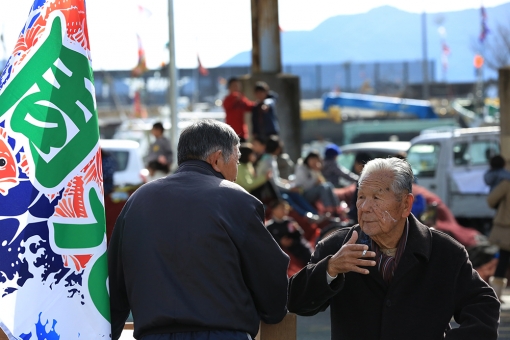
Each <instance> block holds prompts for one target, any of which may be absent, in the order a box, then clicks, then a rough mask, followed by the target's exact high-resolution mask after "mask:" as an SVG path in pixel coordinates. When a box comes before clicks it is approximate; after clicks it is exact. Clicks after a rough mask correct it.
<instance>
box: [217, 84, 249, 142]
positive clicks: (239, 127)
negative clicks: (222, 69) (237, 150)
mask: <svg viewBox="0 0 510 340" xmlns="http://www.w3.org/2000/svg"><path fill="white" fill-rule="evenodd" d="M228 92H229V94H228V96H226V97H225V99H223V108H224V109H225V115H226V117H225V123H227V124H228V125H230V126H231V127H232V129H234V131H235V132H236V133H237V135H238V136H239V138H241V140H246V139H247V138H248V127H247V126H246V124H245V123H244V113H245V112H248V111H250V112H251V110H252V109H253V107H254V106H255V103H253V102H252V101H250V100H249V99H248V98H246V97H245V96H244V95H243V94H242V93H241V82H240V81H239V79H238V78H236V77H232V78H230V79H229V80H228Z"/></svg>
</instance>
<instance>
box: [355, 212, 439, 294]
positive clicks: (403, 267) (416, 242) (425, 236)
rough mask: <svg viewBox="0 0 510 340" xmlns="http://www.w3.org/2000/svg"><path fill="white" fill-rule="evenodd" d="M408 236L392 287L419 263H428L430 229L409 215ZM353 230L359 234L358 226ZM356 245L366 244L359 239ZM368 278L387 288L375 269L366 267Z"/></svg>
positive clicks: (365, 241)
mask: <svg viewBox="0 0 510 340" xmlns="http://www.w3.org/2000/svg"><path fill="white" fill-rule="evenodd" d="M408 219H409V234H408V236H407V244H406V249H405V250H404V253H403V254H402V258H401V259H400V263H399V264H398V267H397V269H396V271H395V276H394V277H393V279H392V283H391V284H392V285H393V284H395V283H396V282H397V281H399V280H400V279H401V278H402V277H403V276H404V275H405V274H406V273H407V272H409V271H410V270H411V269H412V268H414V267H415V266H416V265H418V264H419V263H420V261H424V262H428V261H429V259H430V253H431V250H432V233H431V231H430V229H429V228H428V227H427V226H425V225H423V224H422V223H421V222H419V221H418V220H417V219H416V217H414V216H413V215H412V214H411V215H409V217H408ZM354 230H356V231H357V232H358V235H359V234H360V230H361V229H360V227H359V225H356V226H354ZM348 237H350V236H348ZM368 240H370V239H368ZM356 243H364V244H367V245H368V243H367V240H364V239H359V238H358V241H357V242H356ZM368 270H369V272H370V275H369V276H370V277H372V278H373V279H374V280H375V281H376V282H378V283H379V284H380V285H381V286H382V287H387V285H386V283H385V282H384V281H383V279H382V275H381V273H379V270H378V269H377V267H368Z"/></svg>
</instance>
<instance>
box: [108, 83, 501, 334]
mask: <svg viewBox="0 0 510 340" xmlns="http://www.w3.org/2000/svg"><path fill="white" fill-rule="evenodd" d="M228 88H229V95H228V96H227V97H226V98H225V100H224V101H223V105H224V108H225V112H226V123H227V124H221V123H218V122H214V121H208V120H205V121H202V122H198V123H195V124H193V125H192V126H190V127H189V128H187V129H185V130H184V131H183V133H182V134H181V138H180V140H179V146H178V165H179V168H178V170H177V172H176V174H175V175H174V176H168V177H166V176H167V175H168V173H169V170H170V168H171V165H172V163H171V162H172V151H171V148H170V143H169V141H168V139H166V138H165V137H164V128H163V125H162V124H161V123H156V124H154V126H153V129H152V134H153V135H154V137H155V141H154V143H153V144H151V146H150V150H149V154H148V156H147V157H146V159H145V161H146V162H147V168H148V170H149V173H150V179H151V180H156V179H160V180H159V181H153V182H151V184H150V185H146V186H144V187H143V188H142V189H140V190H138V191H137V192H136V193H135V194H134V195H133V197H132V198H131V199H130V201H129V202H128V204H127V205H126V207H127V208H125V209H124V210H123V212H122V214H121V216H120V217H119V219H118V220H117V225H116V227H115V230H114V235H113V238H112V245H111V247H110V250H109V253H110V254H109V261H110V291H111V292H112V295H111V296H112V327H113V330H114V333H113V335H114V336H113V338H114V339H116V338H117V337H118V335H119V334H120V333H119V332H120V329H121V328H120V326H121V324H123V322H124V320H125V318H126V315H127V314H126V313H127V312H128V311H129V310H132V312H133V315H134V318H135V335H138V336H142V337H143V339H147V340H151V339H163V338H161V337H159V336H160V334H167V333H168V334H169V335H170V336H169V337H164V339H178V338H176V337H173V335H174V334H176V333H183V332H184V333H186V334H187V333H190V334H193V335H192V336H191V337H189V339H197V340H201V339H213V340H214V339H232V340H234V339H235V340H237V339H241V338H243V339H245V338H246V334H247V335H248V338H250V339H251V338H252V337H254V335H255V334H256V322H257V321H258V320H263V321H265V322H266V323H275V322H279V321H280V320H281V319H282V318H283V316H284V315H285V313H286V311H287V309H288V310H289V311H291V312H295V313H297V314H299V315H314V314H316V313H318V312H320V311H324V310H325V309H326V308H328V307H330V310H331V320H332V339H354V338H363V339H375V338H386V337H389V338H395V339H404V338H406V339H407V338H416V339H421V338H423V339H432V338H441V339H442V338H445V336H446V338H450V337H451V338H462V339H481V338H483V339H496V338H497V325H498V320H499V301H500V300H501V295H502V292H503V289H504V288H505V287H506V285H507V279H506V276H507V275H506V273H507V268H508V264H509V263H510V172H507V171H506V170H504V167H505V160H504V159H503V158H502V157H501V156H500V155H498V156H494V157H492V158H491V160H490V164H491V169H490V170H489V171H488V172H487V173H486V174H485V181H486V183H487V185H488V186H490V188H491V191H490V194H489V196H488V204H489V205H490V206H491V207H493V208H494V209H496V216H495V218H494V227H493V229H492V232H491V235H490V238H489V239H490V241H491V242H492V243H493V244H495V245H497V246H498V247H499V248H500V252H499V262H498V266H497V269H496V271H495V273H494V275H493V276H492V277H491V278H490V279H489V283H488V284H487V283H486V282H484V281H483V280H481V279H480V277H479V276H478V275H477V274H476V272H475V271H474V270H473V267H472V265H471V262H470V261H469V258H468V255H467V253H466V250H465V249H464V247H463V246H462V245H461V244H459V243H458V242H456V241H454V240H453V239H451V238H449V237H447V236H445V235H444V234H442V233H440V232H437V231H435V230H433V229H430V228H428V227H427V226H425V225H424V224H423V223H422V220H420V216H421V214H422V213H423V212H424V210H425V207H426V200H425V198H424V196H423V194H421V193H419V192H416V190H414V188H415V186H416V185H415V178H414V176H413V174H412V170H411V168H410V166H409V164H408V163H407V161H405V157H404V156H402V155H395V157H391V158H388V159H375V160H373V159H371V157H370V155H368V154H366V153H363V152H361V153H358V154H357V155H356V158H355V160H354V165H353V167H352V169H345V168H343V167H342V166H340V165H339V164H338V162H337V157H338V156H339V155H340V154H341V150H340V148H339V147H338V146H337V145H335V144H329V145H327V146H326V148H325V150H324V153H323V154H319V153H318V152H315V151H311V152H309V153H308V154H307V155H305V157H303V158H302V159H299V160H298V161H297V163H296V164H295V163H294V162H293V161H292V160H291V159H290V157H289V156H288V155H287V154H286V153H285V152H284V145H283V142H282V141H281V139H280V137H279V132H280V131H279V124H278V119H277V115H276V100H277V98H278V97H277V95H276V93H274V92H272V91H271V90H270V89H269V87H268V85H267V84H266V83H264V82H257V83H256V84H255V86H254V89H253V92H254V97H255V98H256V101H255V102H252V101H250V100H249V99H247V98H246V97H245V96H244V95H243V94H242V93H241V82H240V81H239V79H237V78H232V79H230V80H229V81H228ZM247 112H250V113H251V125H250V126H251V130H250V131H248V127H247V124H246V123H245V114H246V113H247ZM227 126H229V127H227ZM213 141H215V142H213ZM206 142H208V143H209V145H206ZM211 142H213V144H214V145H211V144H210V143H211ZM108 159H109V158H108V157H107V155H105V157H104V160H105V161H106V163H108ZM105 165H106V168H107V169H108V164H105ZM110 168H111V167H110ZM226 182H235V183H237V184H238V185H239V186H240V187H242V188H243V189H244V190H245V191H239V187H235V186H232V185H231V184H227V183H226ZM341 183H343V184H345V183H351V184H355V185H352V186H353V187H354V189H353V190H354V194H353V195H352V196H350V199H349V201H348V202H347V205H348V209H346V210H345V209H343V208H341V207H340V202H339V198H338V195H337V193H336V192H335V188H338V187H339V186H340V185H341ZM110 184H111V183H109V182H105V191H108V190H109V189H108V188H109V187H110ZM168 186H171V187H172V190H165V189H164V188H166V187H168ZM243 192H244V193H246V192H248V193H249V194H251V195H247V196H246V195H244V194H243ZM199 193H202V194H199ZM253 198H257V200H254V199H253ZM162 204H163V205H164V206H163V205H162ZM190 209H191V210H190ZM196 211H200V212H201V213H200V214H195V213H194V212H196ZM176 216H182V217H179V218H176ZM170 220H172V226H170V225H167V223H165V222H164V221H170ZM323 222H325V223H323ZM344 222H345V223H344ZM147 223H149V224H153V225H154V226H155V227H154V228H155V231H151V232H150V233H146V231H145V230H144V229H143V228H141V227H140V226H141V225H145V224H147ZM321 223H323V224H321ZM303 224H307V225H309V224H313V225H316V226H318V225H321V228H317V233H316V234H315V235H314V237H310V235H306V232H305V229H304V228H303V227H304V225H303ZM156 226H157V227H156ZM218 226H221V228H218ZM167 227H170V229H171V230H172V231H171V232H172V236H171V239H172V240H173V241H171V242H170V243H165V242H163V241H162V239H160V236H161V235H166V234H167V233H168V232H170V231H168V230H167V229H166V228H167ZM261 228H263V229H261ZM264 231H265V232H266V233H267V234H266V233H264ZM268 235H270V236H272V240H274V241H275V242H276V244H278V247H276V248H275V247H274V245H272V244H271V241H270V240H269V239H268V238H267V236H268ZM140 240H144V242H143V243H144V247H145V248H144V251H143V253H144V254H145V255H143V256H141V257H139V256H137V255H136V254H134V253H132V252H130V251H129V249H131V247H132V246H134V244H135V243H137V244H139V243H140ZM166 241H168V239H166ZM274 241H273V242H274ZM209 242H211V244H212V243H215V244H216V245H218V246H219V248H218V249H216V248H215V247H211V246H210V245H209ZM191 244H192V245H193V246H192V247H193V248H194V251H193V252H195V253H196V254H190V253H189V252H188V254H189V256H188V258H187V259H186V260H184V261H182V263H175V262H176V261H175V259H176V258H179V257H180V256H181V255H182V254H184V253H186V250H185V248H186V247H187V246H188V245H191ZM282 251H283V252H282ZM255 253H257V254H258V255H257V256H253V254H255ZM284 253H285V254H287V256H288V257H286V256H285V255H284ZM445 256H446V257H445ZM289 257H290V265H291V266H292V264H293V263H294V264H296V263H297V268H295V270H294V271H290V267H289V268H288V265H289ZM220 258H222V259H223V260H224V262H225V264H224V265H217V264H214V265H213V267H214V268H215V269H214V270H210V269H209V268H208V266H209V265H211V264H212V263H210V262H209V261H210V260H213V261H214V263H217V259H220ZM125 262H129V263H130V268H129V269H127V267H125V266H124V265H123V263H125ZM177 262H179V261H177ZM146 263H159V264H158V265H157V266H155V267H154V268H152V267H153V266H152V265H149V266H146ZM156 267H157V268H156ZM240 268H241V269H240ZM154 270H161V273H160V274H157V275H156V277H157V281H158V284H155V285H154V284H148V283H147V282H145V281H144V280H142V279H141V277H144V276H150V275H153V274H154ZM239 270H240V272H237V271H239ZM190 271H191V272H192V273H193V274H191V273H190ZM140 272H142V273H145V274H144V275H141V274H140ZM185 273H187V274H185ZM218 273H221V275H220V276H221V278H220V277H218ZM438 273H441V274H438ZM287 275H289V276H290V280H289V282H288V292H287V288H286V287H287V281H286V278H287ZM139 277H140V278H139ZM417 278H419V279H417ZM161 282H164V283H165V285H166V286H165V287H167V288H168V291H166V292H163V291H161V289H160V287H161ZM397 283H398V284H397ZM130 287H131V288H130ZM138 287H139V288H138ZM225 287H229V289H233V291H228V289H225ZM491 288H492V289H491ZM139 289H142V290H139ZM431 289H434V292H433V293H432V291H431ZM234 292H235V295H234ZM154 294H157V296H158V297H157V299H158V300H161V301H166V302H167V303H168V304H169V305H174V304H177V305H176V306H179V308H171V309H170V310H168V309H167V307H165V304H161V303H158V304H156V305H155V306H156V307H155V308H154V307H152V305H151V304H150V303H151V301H152V302H154V301H153V300H154V298H155V296H156V295H154ZM172 294H173V295H172ZM175 294H177V295H179V296H180V297H179V298H178V299H177V298H176V295H175ZM211 294H212V295H211ZM287 294H288V301H287V300H286V299H284V297H286V296H287ZM138 295H140V296H138ZM212 296H216V297H215V298H211V297H212ZM140 297H143V299H141V298H140ZM241 300H242V301H244V302H241ZM284 300H285V301H284ZM219 301H221V305H222V307H221V308H220V309H218V308H219V305H218V303H217V302H219ZM238 302H241V303H240V304H239V303H238ZM367 305H368V306H370V308H369V309H366V308H364V307H366V306H367ZM206 306H207V307H206ZM225 306H226V307H225ZM204 308H206V309H204ZM210 308H213V309H214V308H216V309H217V310H218V311H217V312H212V310H213V309H210ZM229 310H236V311H237V313H235V314H236V315H235V316H234V315H232V314H231V313H230V312H229ZM431 313H435V317H434V318H432V319H431V318H428V317H427V316H429V315H430V314H431ZM361 316H363V317H361ZM452 316H453V317H454V318H455V320H456V322H457V323H459V324H460V327H459V328H457V329H454V330H452V329H450V328H449V322H450V319H451V318H452ZM403 317H406V318H407V317H410V318H411V320H412V321H411V322H407V323H408V324H409V325H407V324H405V325H402V324H401V322H400V321H401V320H402V318H403ZM408 320H409V319H406V321H408ZM367 321H368V322H370V323H371V324H372V325H373V327H363V325H364V323H365V322H367ZM425 326H426V327H425ZM418 330H419V331H418ZM156 334H159V335H157V336H156V337H155V335H156ZM179 339H180V338H179ZM186 339H188V338H186Z"/></svg>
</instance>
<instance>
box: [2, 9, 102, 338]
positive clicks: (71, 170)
mask: <svg viewBox="0 0 510 340" xmlns="http://www.w3.org/2000/svg"><path fill="white" fill-rule="evenodd" d="M109 314H110V309H109V298H108V289H107V257H106V237H105V212H104V199H103V185H102V169H101V156H100V150H99V131H98V118H97V110H96V102H95V93H94V80H93V73H92V68H91V57H90V45H89V38H88V30H87V20H86V12H85V2H84V0H58V1H57V0H35V1H34V4H33V5H32V7H31V8H30V13H29V15H28V19H27V21H26V24H25V25H24V27H23V28H22V30H21V33H20V35H19V38H18V41H17V43H16V46H15V49H14V52H13V53H12V55H11V57H10V58H9V60H8V62H7V65H6V67H5V69H4V70H3V72H2V74H1V76H0V327H1V328H2V329H3V331H4V332H5V333H6V335H7V336H8V337H9V339H17V340H19V339H23V340H36V339H37V340H39V339H48V340H57V339H62V340H64V339H65V340H75V339H79V340H83V339H109V337H110V322H109V320H110V315H109Z"/></svg>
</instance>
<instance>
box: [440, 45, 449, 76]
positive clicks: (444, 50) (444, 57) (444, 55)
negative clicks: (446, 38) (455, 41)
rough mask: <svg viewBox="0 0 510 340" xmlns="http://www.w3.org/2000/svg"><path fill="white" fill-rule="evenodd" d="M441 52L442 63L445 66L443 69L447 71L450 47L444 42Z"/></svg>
mask: <svg viewBox="0 0 510 340" xmlns="http://www.w3.org/2000/svg"><path fill="white" fill-rule="evenodd" d="M441 50H442V55H441V62H442V64H443V69H444V70H445V71H446V70H447V69H448V56H449V55H450V47H448V45H447V44H446V42H443V43H442V45H441Z"/></svg>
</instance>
